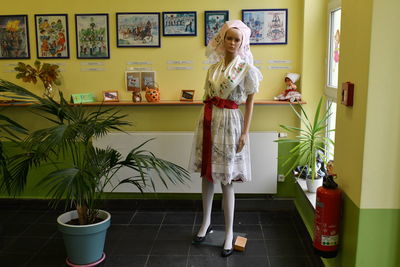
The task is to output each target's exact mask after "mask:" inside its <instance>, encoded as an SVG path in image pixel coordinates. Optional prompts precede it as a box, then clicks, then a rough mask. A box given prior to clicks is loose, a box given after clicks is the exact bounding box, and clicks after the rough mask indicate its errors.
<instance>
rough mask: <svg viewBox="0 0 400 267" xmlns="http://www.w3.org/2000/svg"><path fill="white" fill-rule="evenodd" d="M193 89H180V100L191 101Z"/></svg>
mask: <svg viewBox="0 0 400 267" xmlns="http://www.w3.org/2000/svg"><path fill="white" fill-rule="evenodd" d="M194 92H195V90H182V91H181V98H180V100H181V101H193V99H194Z"/></svg>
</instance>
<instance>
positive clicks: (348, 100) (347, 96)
mask: <svg viewBox="0 0 400 267" xmlns="http://www.w3.org/2000/svg"><path fill="white" fill-rule="evenodd" d="M353 97H354V83H351V82H345V83H342V104H343V105H345V106H348V107H352V106H353Z"/></svg>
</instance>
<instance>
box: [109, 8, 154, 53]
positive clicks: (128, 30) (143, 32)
mask: <svg viewBox="0 0 400 267" xmlns="http://www.w3.org/2000/svg"><path fill="white" fill-rule="evenodd" d="M116 19H117V24H116V25H117V47H161V39H160V13H154V12H141V13H117V14H116Z"/></svg>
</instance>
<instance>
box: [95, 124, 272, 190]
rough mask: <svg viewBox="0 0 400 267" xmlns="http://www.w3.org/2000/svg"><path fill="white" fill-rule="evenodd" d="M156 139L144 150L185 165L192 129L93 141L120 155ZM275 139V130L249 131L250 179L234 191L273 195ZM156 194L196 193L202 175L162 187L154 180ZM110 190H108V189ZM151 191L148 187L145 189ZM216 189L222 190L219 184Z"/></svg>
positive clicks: (123, 172)
mask: <svg viewBox="0 0 400 267" xmlns="http://www.w3.org/2000/svg"><path fill="white" fill-rule="evenodd" d="M151 138H155V139H154V140H152V141H150V142H149V143H147V144H146V145H145V147H144V149H146V150H149V151H151V152H153V153H154V154H155V155H156V156H157V157H160V158H163V159H166V160H169V161H171V162H174V163H176V164H178V165H180V166H182V167H184V168H187V166H188V164H189V157H190V152H191V149H192V140H193V132H133V133H129V134H126V133H110V134H108V135H106V136H104V137H102V138H99V139H97V140H94V145H95V146H97V147H102V148H104V147H106V146H111V147H113V148H115V149H117V150H118V151H119V152H120V153H121V154H122V155H123V156H125V155H126V154H128V152H129V151H130V150H131V149H132V148H133V147H136V146H137V145H139V144H141V143H143V142H144V141H146V140H148V139H151ZM276 139H278V133H277V132H251V133H250V151H251V162H252V166H251V167H252V176H253V177H252V181H251V182H248V183H243V184H242V183H235V192H237V193H246V194H252V193H253V194H275V193H276V187H277V165H278V160H277V157H278V145H277V143H275V142H273V141H274V140H276ZM128 176H131V171H130V170H129V169H123V170H121V171H120V172H119V173H118V174H117V179H123V178H125V177H128ZM155 180H156V182H155V185H156V192H158V193H167V192H168V193H199V192H201V178H200V176H199V174H198V173H193V174H192V175H191V181H189V183H188V184H187V185H173V184H169V185H168V188H165V187H164V186H163V184H162V183H161V182H160V181H158V179H155ZM108 191H109V189H108ZM148 191H149V192H152V191H151V189H149V190H148ZM114 192H139V191H138V190H137V189H136V188H135V187H134V186H132V185H129V184H126V185H121V186H120V187H118V189H117V190H115V191H114ZM216 192H217V193H219V192H221V189H220V187H219V186H217V187H216Z"/></svg>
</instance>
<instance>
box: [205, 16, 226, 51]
mask: <svg viewBox="0 0 400 267" xmlns="http://www.w3.org/2000/svg"><path fill="white" fill-rule="evenodd" d="M228 20H229V10H212V11H205V12H204V32H205V38H204V40H205V45H206V46H207V45H208V42H209V41H210V40H211V39H212V38H213V37H214V35H215V34H217V33H218V32H219V30H220V29H221V28H222V26H223V25H224V23H225V22H226V21H228Z"/></svg>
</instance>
